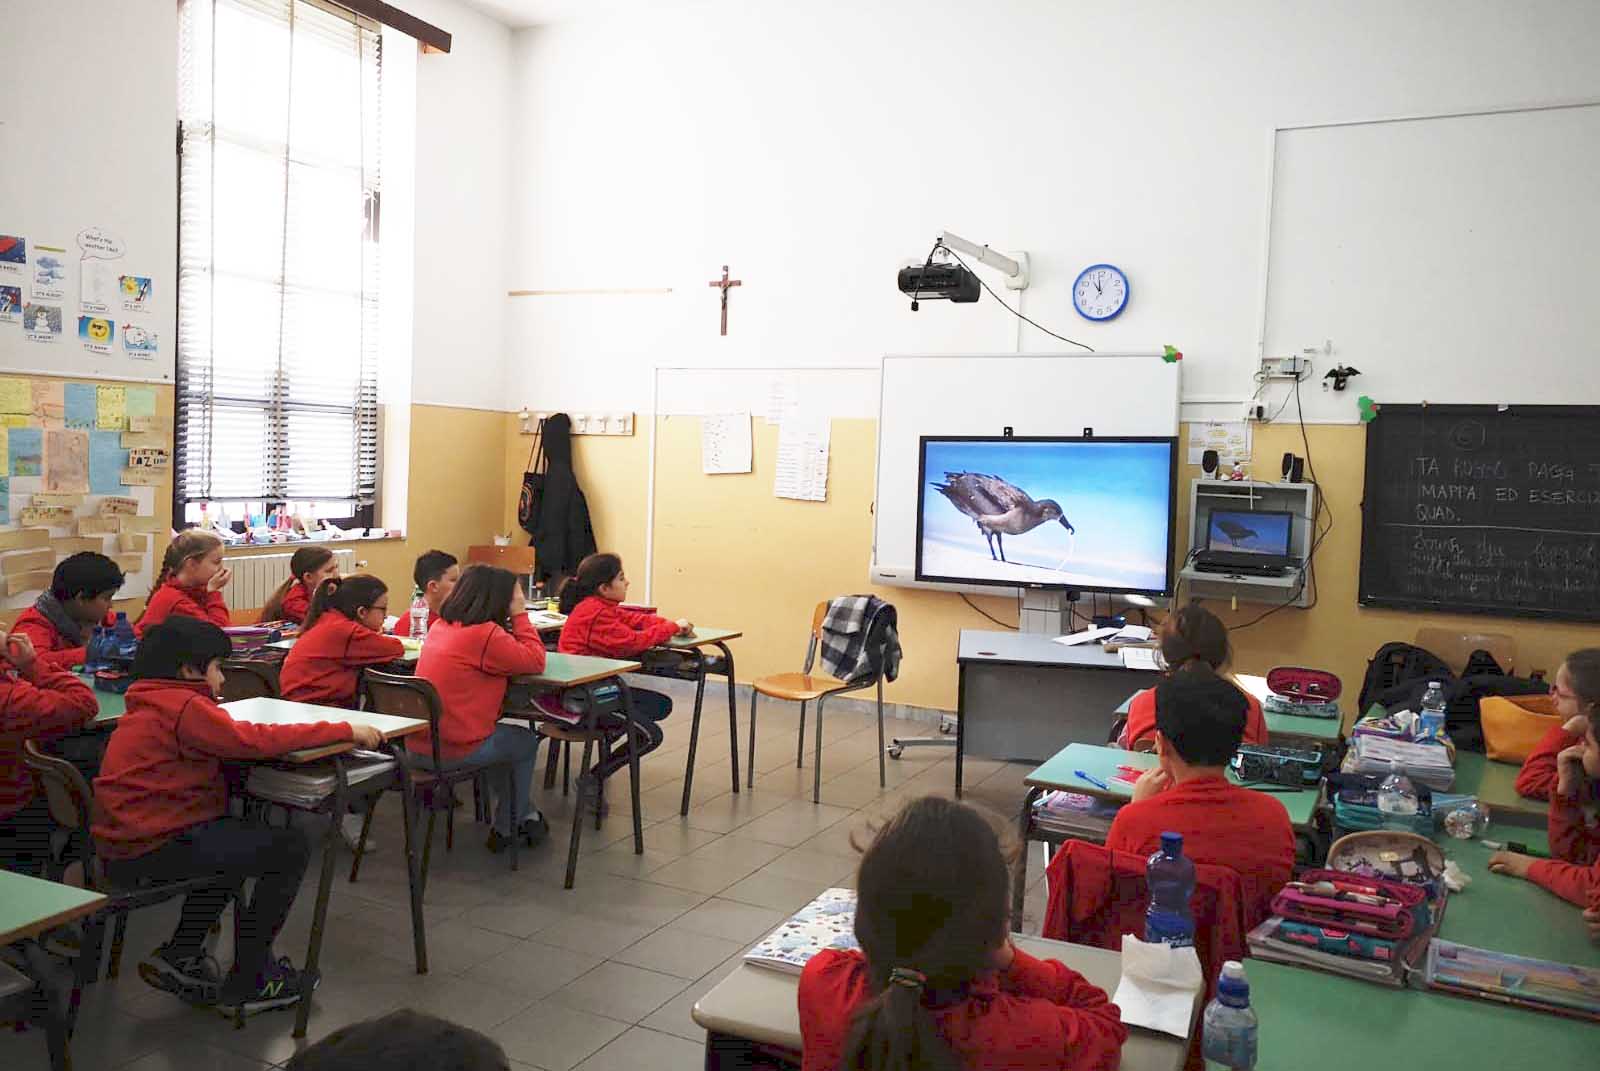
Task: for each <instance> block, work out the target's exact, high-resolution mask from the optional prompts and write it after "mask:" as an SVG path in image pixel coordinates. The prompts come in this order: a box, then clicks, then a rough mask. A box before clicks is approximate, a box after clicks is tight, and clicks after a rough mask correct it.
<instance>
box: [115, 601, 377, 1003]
mask: <svg viewBox="0 0 1600 1071" xmlns="http://www.w3.org/2000/svg"><path fill="white" fill-rule="evenodd" d="M232 651H233V645H232V644H231V643H230V642H229V640H228V637H227V634H226V633H224V632H223V631H222V630H221V629H219V628H218V627H217V626H215V625H213V624H211V623H209V622H206V621H199V620H196V619H194V618H192V617H184V616H181V615H179V616H174V617H172V618H170V619H169V620H167V621H165V622H163V623H162V624H160V625H156V626H154V627H152V628H150V629H149V630H148V631H147V632H146V633H145V636H144V640H143V642H142V643H140V645H139V654H138V656H137V657H136V658H135V659H134V663H133V676H134V678H135V683H134V685H133V686H132V687H131V688H129V689H128V694H127V704H128V710H127V713H126V714H124V715H123V716H122V719H121V721H119V722H118V723H117V731H116V732H114V733H112V734H111V742H110V744H109V745H107V747H106V757H105V762H104V764H103V765H102V766H101V770H100V776H99V777H97V778H95V782H94V794H95V817H94V824H93V826H92V832H93V834H94V840H95V848H96V850H97V851H98V852H99V854H100V858H101V859H102V860H103V861H104V862H105V866H106V871H107V873H108V875H109V876H110V878H111V880H112V881H113V882H114V883H116V884H117V885H119V886H124V885H126V886H131V885H137V884H138V883H139V882H141V881H147V880H149V881H173V880H177V879H181V878H190V877H198V876H204V875H215V876H216V877H217V879H218V882H219V885H218V887H217V888H215V889H207V890H202V891H199V892H193V893H190V894H189V895H188V896H187V897H186V898H185V900H184V902H183V912H182V914H181V915H180V916H179V919H178V926H177V929H176V930H175V931H174V932H173V935H172V938H171V940H169V941H168V942H167V943H166V944H164V945H162V946H161V947H160V948H158V949H156V950H155V951H154V952H153V953H151V954H150V955H149V956H147V957H146V958H145V959H144V961H143V962H141V963H140V964H139V975H140V977H142V978H144V980H145V981H147V982H149V983H150V984H151V985H153V986H156V987H157V988H159V989H165V990H167V991H169V992H172V993H176V994H178V995H180V996H182V997H183V998H184V999H186V1000H190V1001H193V1002H196V1003H204V1004H212V1003H214V1004H215V1005H216V1006H217V1008H218V1009H219V1010H221V1011H222V1012H224V1013H225V1014H228V1015H233V1014H235V1013H243V1014H245V1015H253V1014H255V1013H256V1012H260V1011H266V1010H269V1009H271V1008H281V1007H288V1006H290V1005H292V1004H294V1003H296V1002H298V1001H299V1000H300V999H301V998H302V997H304V996H305V995H307V994H308V993H309V992H310V991H311V989H312V988H314V987H315V985H316V979H315V978H311V977H307V976H305V975H304V974H303V973H302V972H300V971H297V970H296V969H295V968H294V966H293V965H292V964H290V963H289V961H288V960H287V959H275V958H274V957H273V954H272V942H273V939H274V938H275V937H276V936H277V934H278V931H279V930H280V929H281V928H282V927H283V921H284V919H285V918H286V917H288V914H289V908H290V907H291V906H292V905H293V904H294V898H295V893H296V892H298V891H299V889H300V880H301V878H302V877H303V876H304V875H305V871H306V864H307V862H308V861H309V860H310V858H311V847H310V844H309V843H308V842H307V840H306V836H305V834H304V833H303V832H301V831H300V830H298V829H295V828H293V827H289V828H284V829H277V828H272V827H269V826H264V825H259V824H256V823H253V822H247V821H245V820H244V819H240V818H234V817H232V816H231V815H229V814H228V813H227V781H226V780H225V779H224V777H223V772H222V764H223V763H224V762H226V761H242V760H250V759H271V758H275V757H277V756H280V755H283V754H286V753H287V752H290V751H296V750H299V749H301V748H310V747H322V746H324V745H327V744H336V743H342V742H346V741H354V742H355V743H356V744H357V745H359V746H361V747H377V746H378V744H379V743H380V742H381V738H380V736H379V734H378V733H377V731H376V730H374V729H372V728H370V727H368V726H365V725H358V726H352V725H349V724H347V723H345V722H319V723H317V724H314V725H252V724H249V723H245V722H236V721H234V720H233V719H232V718H231V717H229V716H228V712H227V711H226V710H223V709H222V708H221V707H220V706H218V705H217V703H216V701H215V699H214V698H213V697H214V696H215V695H216V694H217V693H218V692H219V691H220V690H221V689H222V682H223V675H222V660H223V659H225V658H227V657H228V656H229V655H230V654H231V653H232ZM248 879H254V880H255V886H254V890H253V892H252V893H251V895H250V899H249V902H248V903H245V902H244V899H243V896H242V893H241V890H242V888H243V885H244V883H245V881H246V880H248ZM236 894H238V895H237V898H238V899H239V905H238V906H237V907H236V908H235V914H234V956H233V967H232V969H231V970H230V972H229V974H228V976H227V978H226V979H223V978H221V977H220V973H219V971H218V970H217V967H216V963H215V961H213V960H211V959H210V957H208V956H207V955H206V954H205V946H204V941H205V937H206V933H207V931H209V930H210V929H211V926H212V925H213V924H214V923H215V922H216V921H217V919H218V918H219V917H220V916H221V915H222V912H223V909H224V908H226V907H227V905H228V901H229V899H230V898H235V896H236Z"/></svg>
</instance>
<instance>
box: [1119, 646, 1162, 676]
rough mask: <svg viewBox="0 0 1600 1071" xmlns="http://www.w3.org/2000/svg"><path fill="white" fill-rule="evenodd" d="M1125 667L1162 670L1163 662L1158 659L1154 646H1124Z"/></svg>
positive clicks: (1123, 661) (1123, 658) (1123, 663)
mask: <svg viewBox="0 0 1600 1071" xmlns="http://www.w3.org/2000/svg"><path fill="white" fill-rule="evenodd" d="M1121 653H1122V668H1123V669H1148V670H1151V671H1152V672H1156V673H1159V672H1161V663H1159V662H1157V661H1156V649H1155V648H1154V647H1124V648H1122V652H1121Z"/></svg>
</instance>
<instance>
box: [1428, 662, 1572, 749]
mask: <svg viewBox="0 0 1600 1071" xmlns="http://www.w3.org/2000/svg"><path fill="white" fill-rule="evenodd" d="M1480 655H1482V656H1483V659H1484V660H1487V665H1488V666H1489V667H1492V668H1491V669H1489V670H1488V671H1486V672H1484V671H1483V670H1484V667H1485V662H1484V661H1480V660H1479V656H1480ZM1549 690H1550V687H1549V685H1547V684H1546V683H1545V682H1543V681H1536V680H1529V679H1527V678H1524V677H1512V676H1509V675H1507V674H1506V672H1505V671H1504V670H1502V669H1501V668H1500V666H1499V665H1498V664H1497V663H1496V662H1495V661H1494V659H1493V658H1491V657H1490V656H1489V655H1488V654H1487V653H1486V652H1484V651H1474V652H1473V653H1472V657H1471V658H1469V659H1468V660H1467V672H1466V673H1464V674H1462V676H1461V679H1460V680H1458V681H1456V682H1455V684H1454V685H1452V686H1451V687H1449V688H1446V689H1445V693H1444V695H1445V703H1446V706H1445V712H1444V722H1445V730H1446V731H1447V732H1449V734H1450V739H1451V740H1453V741H1455V745H1456V747H1457V748H1458V749H1465V750H1467V751H1482V750H1483V749H1484V743H1483V721H1482V719H1481V717H1480V715H1479V713H1478V700H1480V699H1482V698H1484V697H1485V696H1491V695H1504V696H1518V695H1544V694H1545V693H1547V692H1548V691H1549Z"/></svg>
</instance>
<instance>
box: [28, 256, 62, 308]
mask: <svg viewBox="0 0 1600 1071" xmlns="http://www.w3.org/2000/svg"><path fill="white" fill-rule="evenodd" d="M30 261H31V265H32V267H31V272H30V275H29V283H28V294H29V296H30V297H32V298H33V300H34V301H60V300H62V299H63V298H65V297H66V296H67V251H66V250H65V249H60V248H57V247H56V246H50V245H35V246H34V247H33V252H32V254H31V255H30Z"/></svg>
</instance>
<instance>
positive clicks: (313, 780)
mask: <svg viewBox="0 0 1600 1071" xmlns="http://www.w3.org/2000/svg"><path fill="white" fill-rule="evenodd" d="M366 754H371V755H377V756H378V757H377V758H373V759H366V760H361V759H358V760H357V761H355V762H352V763H351V764H350V765H349V766H348V767H347V768H346V771H345V776H346V778H347V782H348V784H350V785H351V786H352V787H354V786H356V785H359V784H361V783H362V782H363V781H370V780H371V779H372V778H374V777H377V776H379V775H381V774H386V773H388V772H389V771H390V770H393V769H394V768H395V760H394V759H392V758H389V757H387V756H384V755H381V754H380V753H379V752H367V753H366ZM338 784H339V778H338V775H337V774H336V773H334V770H333V764H332V763H320V762H319V763H312V764H308V765H305V766H252V767H251V768H250V776H249V778H248V779H247V780H246V781H245V791H246V792H248V793H249V794H250V795H252V796H254V797H256V798H257V799H263V800H271V801H272V802H274V803H282V804H285V805H286V806H290V807H306V808H311V807H316V806H317V805H318V804H320V803H321V802H322V801H323V800H325V799H327V798H328V797H329V796H331V795H333V790H334V789H335V788H336V787H337V786H338Z"/></svg>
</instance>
